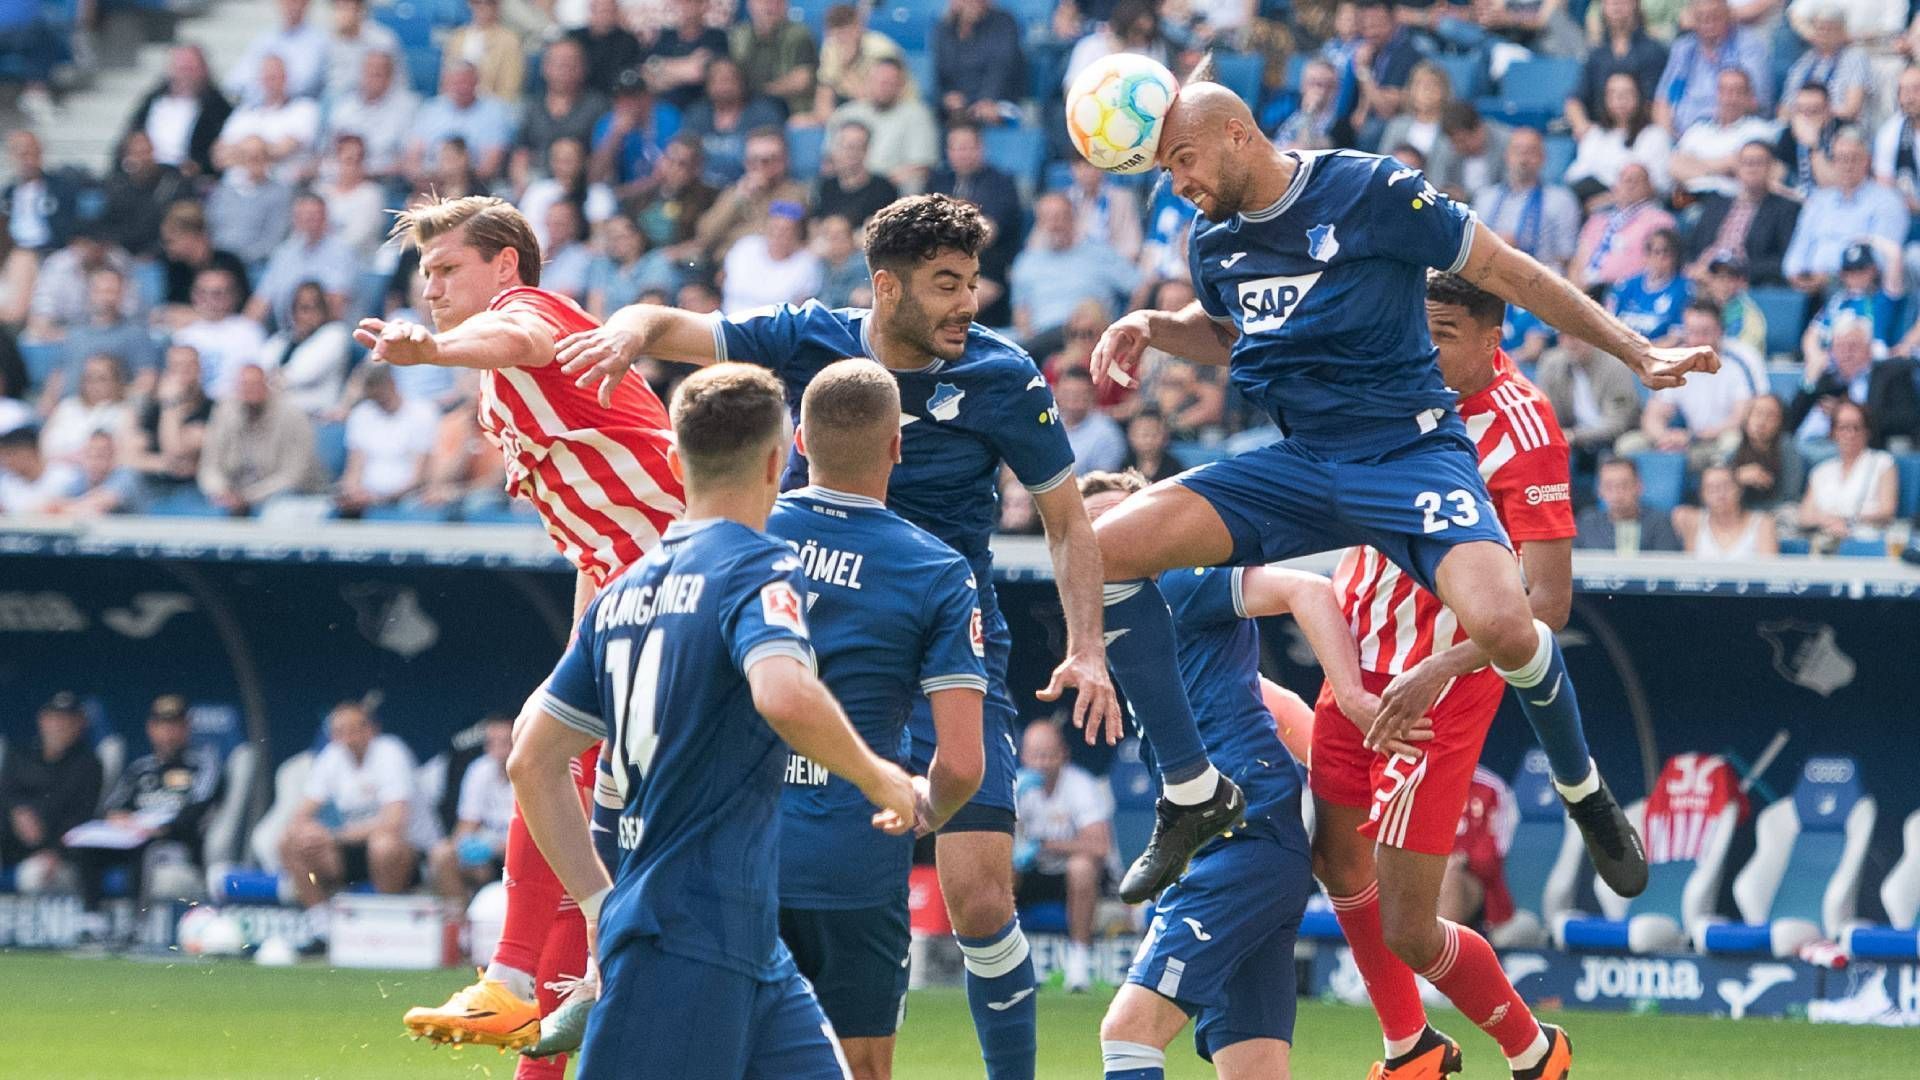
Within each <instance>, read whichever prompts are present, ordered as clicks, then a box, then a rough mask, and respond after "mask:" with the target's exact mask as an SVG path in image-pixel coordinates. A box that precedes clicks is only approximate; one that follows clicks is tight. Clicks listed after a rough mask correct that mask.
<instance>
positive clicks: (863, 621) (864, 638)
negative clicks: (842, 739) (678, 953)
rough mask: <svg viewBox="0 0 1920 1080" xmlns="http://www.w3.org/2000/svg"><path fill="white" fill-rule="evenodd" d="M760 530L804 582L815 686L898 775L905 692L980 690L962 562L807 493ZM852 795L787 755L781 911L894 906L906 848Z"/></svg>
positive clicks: (883, 522)
mask: <svg viewBox="0 0 1920 1080" xmlns="http://www.w3.org/2000/svg"><path fill="white" fill-rule="evenodd" d="M767 531H768V532H769V533H772V534H773V535H774V536H776V537H778V538H780V539H782V540H785V541H786V542H787V545H788V546H789V547H791V548H792V549H793V550H794V551H795V553H797V554H798V556H799V558H800V567H801V572H802V573H803V574H805V575H806V578H807V597H806V603H807V620H808V624H809V625H810V627H811V628H812V632H813V648H814V655H815V656H816V657H817V658H818V661H819V665H820V678H821V679H822V680H823V681H825V682H826V684H827V687H828V688H829V689H831V690H832V691H833V696H834V697H836V698H838V699H839V701H840V706H841V708H843V709H845V710H846V712H847V719H849V720H851V721H852V722H853V726H854V729H855V730H856V731H858V732H859V733H860V737H861V738H863V739H865V740H866V742H867V745H868V746H870V747H872V748H873V750H874V752H875V753H877V754H879V755H880V756H881V757H884V758H886V759H888V760H890V761H892V762H894V763H896V764H899V765H903V766H904V765H905V764H906V761H907V746H906V742H905V733H906V724H907V714H908V711H909V710H910V709H911V708H912V705H913V697H914V694H915V693H916V692H919V691H923V690H924V691H926V692H928V693H932V692H934V691H936V690H952V689H968V690H978V691H980V692H981V693H982V694H985V693H986V691H987V674H986V668H985V660H984V659H983V657H985V655H986V647H985V643H984V641H983V640H982V638H981V636H980V608H979V600H978V598H977V596H976V590H975V588H974V577H973V571H972V570H971V569H970V568H969V567H968V565H967V561H966V560H965V559H962V558H961V557H960V555H959V554H958V553H957V552H955V551H954V550H953V549H952V548H950V547H948V546H947V545H945V544H943V543H941V542H940V541H939V540H936V539H934V537H933V535H932V534H930V533H928V532H926V531H925V530H922V529H919V528H916V527H914V526H913V525H910V524H908V523H907V521H906V519H904V518H902V517H900V516H899V515H898V514H895V513H893V512H892V511H890V510H888V509H887V507H886V504H884V503H881V502H878V501H875V500H873V499H869V498H866V497H864V496H860V495H849V494H847V493H845V492H840V491H831V490H827V489H825V488H817V487H806V488H801V489H799V490H798V491H792V492H788V493H787V494H785V495H783V496H781V497H780V502H779V503H778V504H777V505H776V506H775V507H774V510H773V516H772V517H770V518H768V519H767ZM874 809H875V808H874V806H873V804H872V803H870V802H868V801H867V797H866V796H865V795H862V794H861V793H860V789H859V788H857V787H855V786H853V784H851V783H849V782H848V781H846V780H845V779H842V778H841V777H838V776H833V775H831V774H829V773H828V772H827V770H826V769H825V768H824V767H822V766H820V765H818V764H816V763H814V762H812V761H809V760H808V759H806V758H804V757H801V756H800V755H798V754H794V755H792V756H791V757H790V758H789V759H788V761H787V771H786V789H785V792H784V794H783V795H782V797H781V802H780V828H781V837H780V903H781V904H782V905H783V906H785V907H798V908H864V907H876V906H878V905H880V904H884V903H886V902H888V901H889V900H893V899H896V898H898V897H899V896H900V895H901V894H902V893H903V892H904V891H905V890H906V887H907V871H908V870H909V869H911V868H912V865H913V837H912V836H888V835H887V834H885V833H883V832H881V831H880V830H878V829H875V828H874V827H873V825H872V823H871V819H872V817H873V812H874Z"/></svg>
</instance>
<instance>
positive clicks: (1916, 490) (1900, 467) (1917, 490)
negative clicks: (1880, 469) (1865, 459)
mask: <svg viewBox="0 0 1920 1080" xmlns="http://www.w3.org/2000/svg"><path fill="white" fill-rule="evenodd" d="M1893 467H1894V469H1895V471H1897V472H1898V473H1899V474H1900V508H1899V510H1898V511H1897V512H1898V513H1899V515H1900V516H1901V517H1903V518H1910V517H1913V516H1914V515H1915V514H1920V454H1895V455H1894V456H1893Z"/></svg>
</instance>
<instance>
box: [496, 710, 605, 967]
mask: <svg viewBox="0 0 1920 1080" xmlns="http://www.w3.org/2000/svg"><path fill="white" fill-rule="evenodd" d="M596 741H598V740H596V739H594V737H593V736H591V735H588V734H586V733H585V732H582V731H576V730H574V729H573V728H570V727H568V726H567V725H565V724H563V723H561V722H560V721H559V720H557V719H555V718H554V717H553V715H552V714H551V713H548V712H547V711H546V710H545V709H542V708H540V707H539V706H538V705H535V704H533V703H531V702H529V703H528V705H527V708H526V710H525V711H524V712H523V713H522V714H521V718H520V723H519V725H518V730H516V731H515V733H514V739H513V753H512V754H510V755H508V757H507V778H508V779H510V780H512V781H513V797H514V799H515V801H517V802H518V803H519V804H520V817H521V818H522V819H523V820H525V821H526V823H527V831H528V832H529V833H531V834H532V835H533V842H534V843H535V844H537V845H538V846H539V848H540V854H542V855H545V856H546V857H547V862H548V864H549V865H551V866H552V867H553V872H554V874H555V875H556V876H558V877H559V878H560V884H561V885H564V886H565V887H566V890H567V894H568V895H570V896H572V897H573V899H574V901H575V902H576V903H578V904H579V905H580V912H581V914H583V915H585V916H586V917H587V943H588V944H589V945H592V944H593V943H594V941H595V940H596V939H597V938H598V937H599V934H598V933H596V932H595V930H596V928H597V925H598V923H599V920H600V904H601V903H602V902H603V901H604V900H605V899H606V893H607V890H608V889H610V888H612V887H613V881H612V879H610V878H608V877H607V870H606V867H604V866H602V865H600V856H599V855H598V854H596V853H595V852H594V850H593V839H592V837H591V836H589V835H588V833H587V819H586V816H585V815H584V814H582V813H581V812H580V796H579V795H578V793H577V789H576V788H575V787H574V785H573V779H572V777H571V776H570V775H569V771H568V770H569V768H570V767H571V764H572V762H573V759H574V758H576V757H578V756H579V755H580V753H581V752H582V751H584V750H585V749H586V748H587V747H589V746H592V745H593V744H594V743H595V742H596Z"/></svg>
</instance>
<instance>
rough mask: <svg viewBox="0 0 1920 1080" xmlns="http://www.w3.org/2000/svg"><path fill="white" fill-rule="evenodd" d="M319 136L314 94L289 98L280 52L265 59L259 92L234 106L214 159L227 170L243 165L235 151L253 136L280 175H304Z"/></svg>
mask: <svg viewBox="0 0 1920 1080" xmlns="http://www.w3.org/2000/svg"><path fill="white" fill-rule="evenodd" d="M319 137H320V106H319V105H318V104H317V103H316V102H315V101H314V100H313V99H312V98H295V97H289V96H287V69H286V65H285V63H283V62H282V61H281V59H280V58H279V57H277V56H272V55H269V56H266V57H263V58H262V59H261V61H260V92H259V93H258V94H256V95H254V96H253V98H252V99H250V100H249V101H248V102H247V104H245V105H242V106H240V107H239V108H237V109H235V110H233V115H231V116H229V117H227V122H226V124H225V126H223V127H222V128H221V129H220V140H219V141H218V142H216V143H214V144H213V163H214V164H215V165H217V166H219V167H220V168H221V169H223V170H227V169H232V168H233V166H234V165H236V164H238V161H239V157H238V154H237V153H236V151H237V150H238V149H239V147H240V145H241V144H242V143H243V142H245V141H246V140H248V139H252V138H258V139H260V140H261V141H262V142H263V143H265V144H266V148H267V157H268V159H269V160H271V161H272V162H273V164H274V166H275V170H276V172H277V173H278V175H280V176H283V177H286V178H289V179H296V180H297V179H299V178H301V177H302V176H304V175H305V174H306V173H307V172H308V171H309V169H310V165H311V158H312V155H313V148H314V145H315V143H316V142H317V140H318V139H319Z"/></svg>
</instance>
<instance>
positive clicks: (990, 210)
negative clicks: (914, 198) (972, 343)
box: [927, 121, 1185, 326]
mask: <svg viewBox="0 0 1920 1080" xmlns="http://www.w3.org/2000/svg"><path fill="white" fill-rule="evenodd" d="M927 190H928V191H937V192H939V193H941V194H943V195H951V196H953V197H954V198H956V199H965V200H966V201H968V202H970V203H972V204H974V205H975V206H978V207H979V208H980V213H981V214H982V215H983V216H985V217H986V219H987V222H988V224H990V225H991V226H992V227H993V235H992V239H990V240H989V241H988V242H987V248H986V250H985V251H982V252H981V253H980V283H981V287H982V292H981V296H980V313H979V315H978V316H977V319H978V320H979V321H980V322H981V323H982V324H983V325H986V326H1005V325H1007V324H1008V323H1010V322H1012V321H1013V308H1012V305H1011V303H1010V302H1009V299H1008V296H1007V275H1008V273H1009V272H1010V271H1011V269H1012V267H1013V260H1014V258H1015V257H1016V256H1018V255H1019V253H1020V249H1021V246H1022V242H1023V239H1024V237H1023V235H1022V233H1023V228H1024V225H1025V218H1026V210H1025V208H1024V207H1023V206H1022V205H1021V202H1020V188H1019V185H1017V184H1016V183H1015V182H1014V179H1013V177H1012V176H1010V175H1008V174H1007V173H1006V172H1005V171H1004V170H1002V169H1000V168H998V167H997V166H995V165H993V164H992V163H990V162H988V161H987V155H986V143H985V142H984V141H983V139H982V138H981V135H980V128H979V126H978V125H976V124H974V123H972V122H971V121H967V122H956V123H952V124H949V125H947V163H946V165H945V166H943V167H942V168H940V169H937V170H935V171H934V174H933V175H932V176H931V177H929V178H928V181H927ZM1181 261H1182V264H1183V265H1184V263H1185V248H1184V245H1183V246H1182V255H1181Z"/></svg>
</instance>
